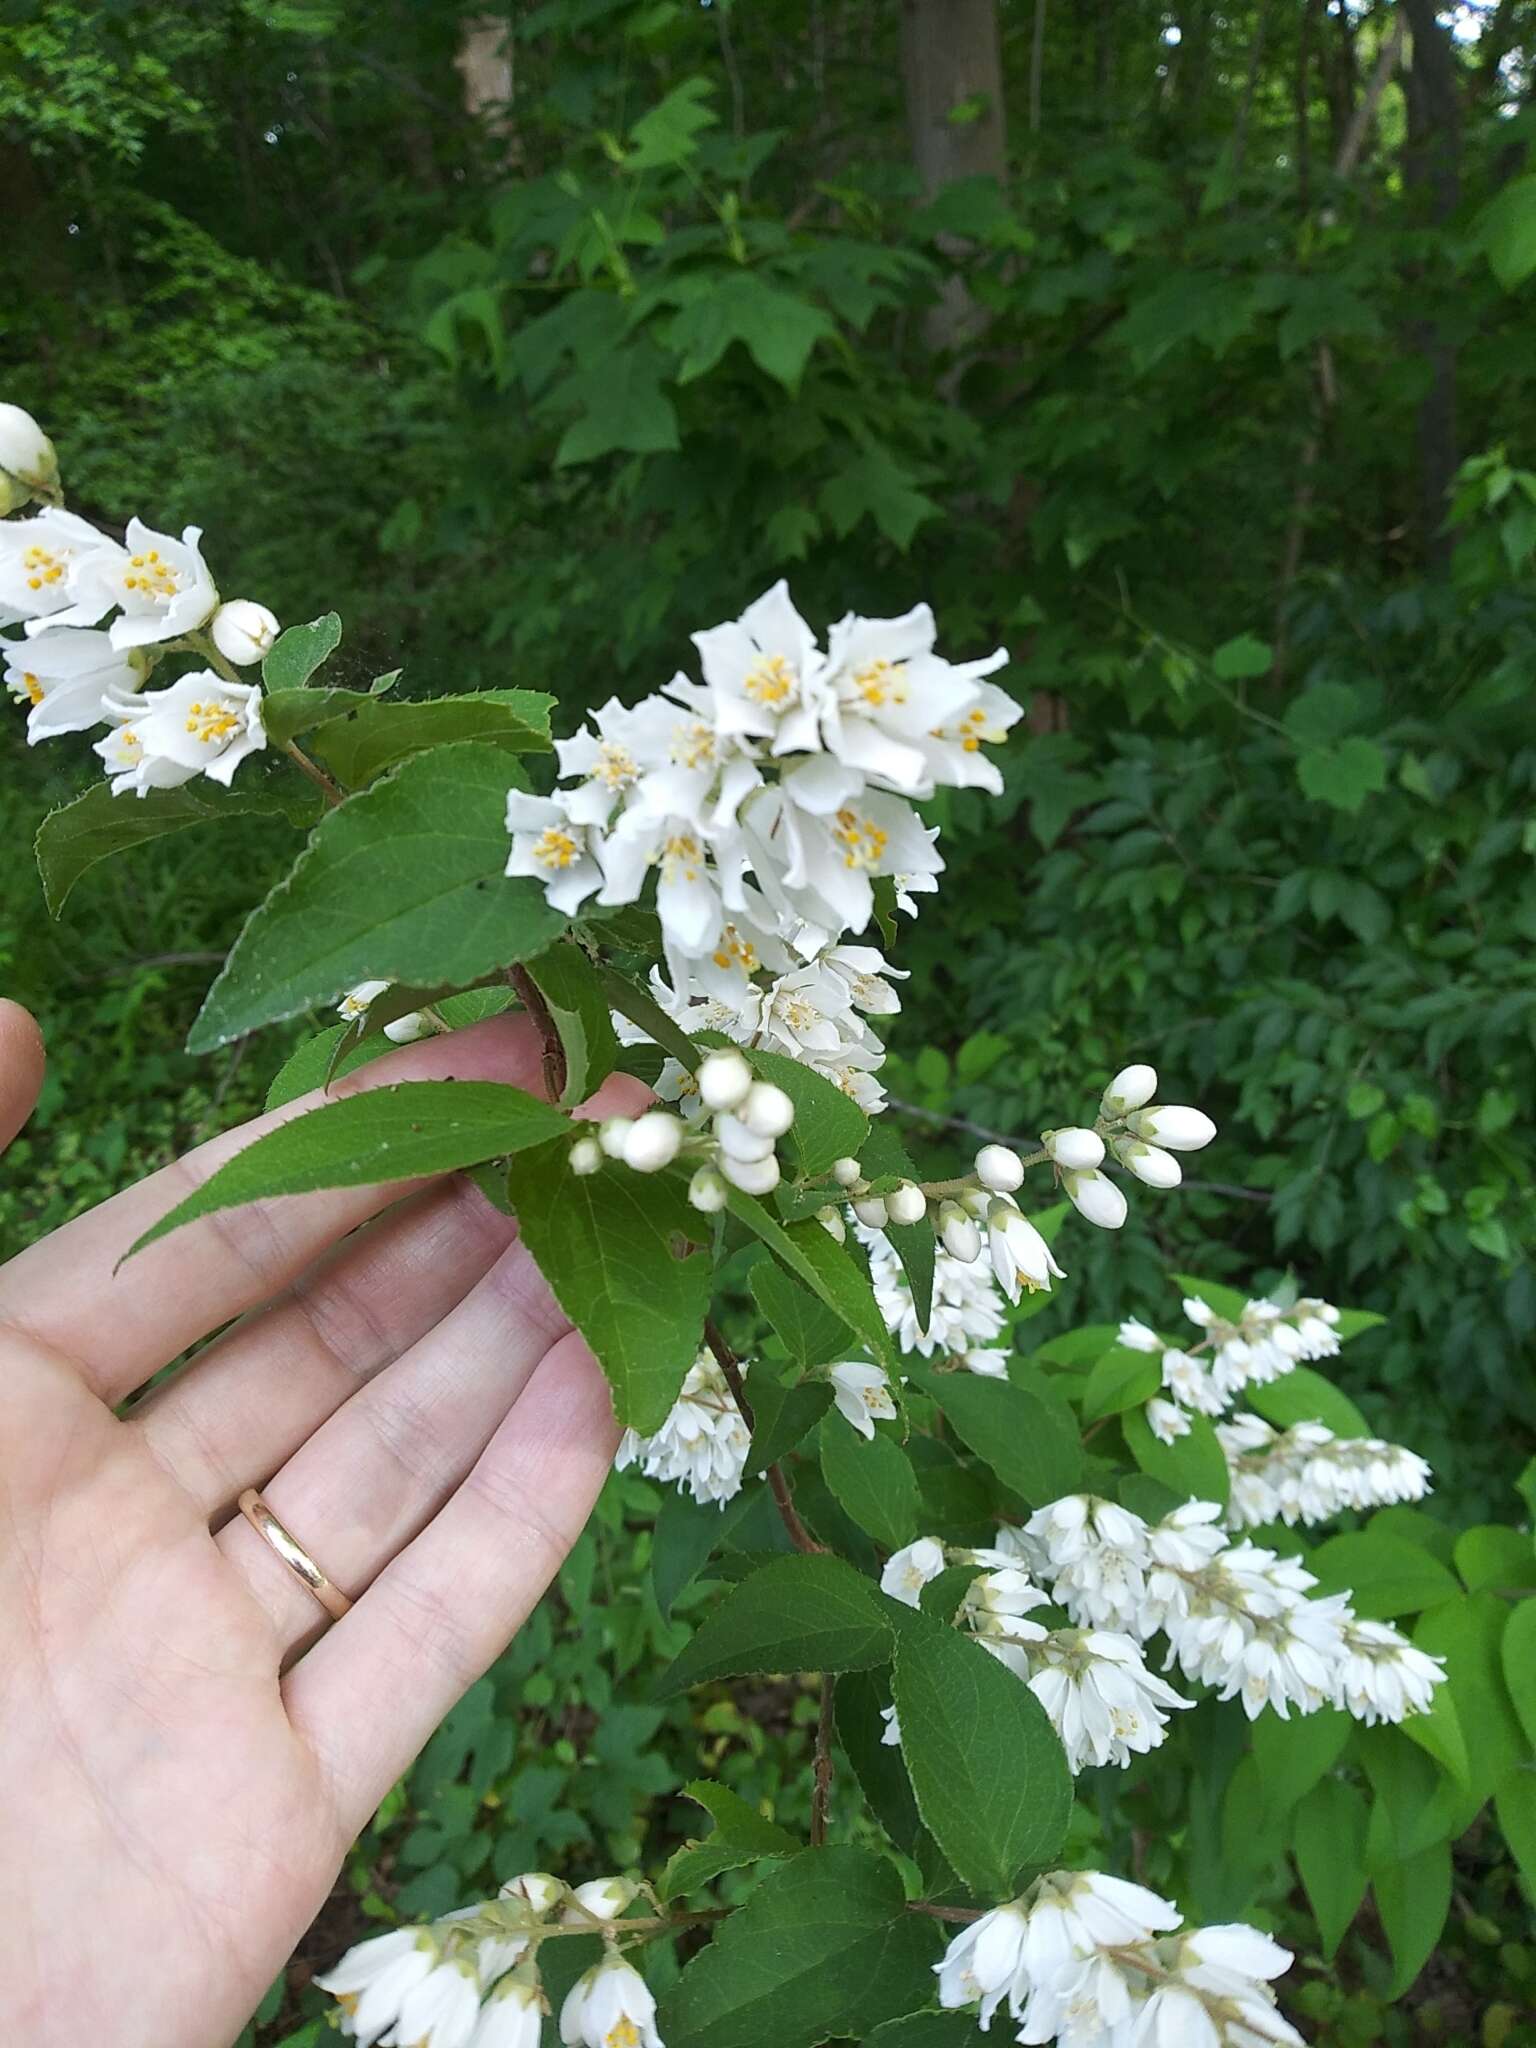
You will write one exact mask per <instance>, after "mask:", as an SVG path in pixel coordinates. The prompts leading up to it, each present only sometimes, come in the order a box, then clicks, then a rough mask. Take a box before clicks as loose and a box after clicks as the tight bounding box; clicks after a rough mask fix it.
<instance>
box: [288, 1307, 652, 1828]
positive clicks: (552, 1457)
mask: <svg viewBox="0 0 1536 2048" xmlns="http://www.w3.org/2000/svg"><path fill="white" fill-rule="evenodd" d="M617 1443H618V1426H617V1424H616V1423H615V1422H614V1419H613V1408H612V1403H611V1402H610V1400H609V1396H608V1389H607V1386H606V1384H605V1383H604V1381H603V1378H602V1375H601V1373H600V1372H599V1371H598V1369H597V1366H596V1365H595V1364H594V1362H593V1359H592V1355H591V1353H590V1352H589V1351H588V1350H587V1348H586V1346H585V1344H584V1343H583V1342H582V1340H581V1338H580V1337H579V1336H577V1335H576V1334H575V1333H574V1332H572V1333H571V1334H570V1335H568V1336H566V1337H564V1338H562V1339H561V1340H560V1342H559V1343H557V1344H556V1345H555V1347H554V1349H553V1350H551V1351H550V1352H549V1353H548V1355H547V1356H546V1357H545V1358H544V1359H543V1360H542V1361H541V1362H540V1364H539V1366H538V1368H537V1370H536V1371H535V1372H534V1374H533V1376H532V1378H531V1379H530V1380H529V1382H528V1385H527V1387H526V1388H525V1390H524V1391H523V1393H522V1395H521V1396H520V1398H519V1399H518V1401H517V1404H516V1406H515V1407H514V1408H513V1410H512V1412H511V1414H510V1415H508V1416H507V1417H506V1418H505V1420H504V1421H503V1422H502V1423H501V1425H500V1427H499V1428H498V1429H497V1431H496V1433H495V1435H494V1436H493V1437H492V1439H491V1441H490V1443H489V1444H488V1445H487V1446H486V1449H485V1450H484V1452H483V1453H482V1454H481V1456H480V1458H479V1460H478V1461H477V1462H476V1464H475V1466H474V1469H473V1470H472V1471H471V1472H470V1474H469V1476H468V1478H467V1479H466V1480H465V1481H464V1483H463V1485H462V1486H460V1487H459V1489H458V1491H457V1492H456V1493H455V1494H454V1495H453V1497H452V1499H451V1500H450V1501H449V1502H448V1504H447V1506H446V1507H444V1508H443V1510H442V1512H441V1513H440V1514H439V1515H437V1516H436V1518H435V1519H434V1520H433V1521H432V1522H431V1523H429V1524H428V1526H427V1527H426V1529H424V1530H423V1532H422V1533H421V1535H419V1536H418V1537H417V1538H416V1540H415V1541H414V1542H413V1543H411V1544H410V1545H408V1546H407V1548H406V1549H405V1550H403V1551H402V1552H401V1553H400V1555H399V1556H398V1557H396V1558H395V1560H394V1562H393V1563H392V1564H389V1565H387V1566H386V1567H385V1568H384V1570H383V1571H382V1572H381V1573H380V1574H379V1576H378V1578H377V1579H376V1580H375V1581H374V1583H373V1585H371V1586H370V1587H369V1588H368V1590H367V1592H366V1593H364V1594H363V1596H362V1598H361V1599H360V1600H359V1601H358V1603H357V1605H356V1607H355V1608H354V1609H353V1611H352V1612H351V1613H350V1614H349V1615H347V1617H346V1618H345V1620H343V1621H340V1622H337V1623H336V1624H335V1625H334V1626H333V1627H332V1628H330V1629H329V1630H328V1631H327V1632H326V1633H325V1634H324V1635H323V1636H322V1637H321V1638H320V1640H319V1642H318V1643H317V1644H316V1645H315V1647H314V1648H313V1649H312V1650H310V1651H309V1652H308V1653H307V1654H306V1655H305V1656H304V1657H302V1658H301V1659H300V1660H299V1662H298V1663H297V1664H296V1665H295V1666H294V1668H293V1670H292V1671H291V1672H290V1673H289V1675H288V1678H287V1680H286V1681H285V1684H284V1694H285V1697H286V1700H287V1704H288V1710H289V1714H290V1717H291V1718H292V1720H293V1723H294V1726H295V1727H296V1728H297V1729H298V1731H299V1732H300V1734H301V1735H303V1736H304V1737H305V1739H306V1740H307V1741H308V1742H309V1743H310V1745H311V1747H312V1748H313V1749H314V1750H315V1752H316V1754H317V1755H318V1756H319V1758H320V1760H321V1763H322V1765H323V1767H324V1768H325V1770H326V1771H327V1773H328V1775H329V1776H330V1778H331V1781H332V1787H333V1792H334V1795H335V1799H336V1804H337V1810H338V1812H339V1814H340V1816H341V1819H342V1823H343V1826H344V1827H345V1828H346V1829H347V1831H348V1834H349V1835H350V1834H353V1833H356V1831H357V1830H358V1829H359V1828H360V1827H361V1826H362V1825H363V1823H364V1822H365V1821H366V1820H367V1818H368V1816H369V1814H370V1813H372V1812H373V1810H374V1809H375V1807H376V1806H377V1805H378V1803H379V1801H380V1800H381V1799H382V1798H383V1796H384V1794H385V1793H386V1792H387V1791H388V1790H389V1788H390V1786H391V1785H392V1784H393V1783H394V1782H395V1780H396V1779H397V1778H398V1777H399V1776H400V1774H401V1773H402V1771H403V1770H404V1769H405V1767H406V1765H407V1764H408V1763H409V1762H410V1761H411V1759H412V1758H413V1757H414V1756H415V1755H416V1753H417V1751H418V1750H419V1749H420V1748H421V1746H422V1744H423V1743H424V1742H425V1741H426V1740H427V1738H428V1736H429V1735H430V1734H431V1733H432V1731H433V1729H434V1728H436V1726H437V1725H438V1723H439V1722H440V1721H441V1720H442V1718H443V1716H444V1715H445V1714H446V1713H447V1712H448V1710H449V1708H450V1707H451V1706H452V1705H453V1704H454V1702H455V1701H456V1700H457V1699H459V1698H460V1696H461V1695H462V1694H463V1693H464V1692H465V1691H466V1690H467V1689H468V1687H469V1686H470V1685H472V1684H473V1683H474V1681H475V1680H476V1679H477V1678H478V1677H479V1676H480V1675H481V1673H482V1672H483V1671H484V1670H485V1669H486V1668H487V1666H488V1665H489V1664H491V1663H492V1662H493V1661H494V1660H495V1658H496V1657H498V1656H499V1655H500V1654H501V1652H502V1651H503V1650H504V1649H505V1648H506V1646H507V1644H508V1642H510V1640H511V1638H512V1636H513V1635H514V1634H515V1633H516V1631H517V1629H518V1628H519V1627H520V1626H521V1625H522V1623H523V1622H524V1621H525V1620H526V1619H527V1617H528V1615H529V1613H530V1612H531V1610H532V1608H533V1606H534V1604H535V1603H536V1602H537V1600H538V1599H539V1597H540V1595H541V1594H542V1593H543V1591H544V1589H545V1587H546V1586H548V1584H549V1583H550V1581H551V1579H552V1578H553V1577H554V1575H555V1573H556V1572H557V1571H558V1570H559V1568H560V1565H561V1563H562V1561H563V1560H564V1558H565V1555H566V1553H567V1552H568V1551H569V1549H570V1547H571V1545H572V1544H573V1543H574V1542H575V1540H576V1538H577V1537H578V1536H579V1535H580V1533H581V1530H582V1527H583V1525H584V1523H585V1522H586V1519H587V1516H588V1514H589V1513H590V1512H591V1508H592V1503H593V1502H594V1501H595V1500H596V1498H597V1495H598V1491H599V1489H600V1488H601V1486H602V1483H603V1479H604V1476H605V1475H606V1473H607V1471H608V1468H609V1466H610V1464H611V1463H612V1461H613V1454H614V1450H615V1447H616V1445H617ZM322 1562H324V1560H322Z"/></svg>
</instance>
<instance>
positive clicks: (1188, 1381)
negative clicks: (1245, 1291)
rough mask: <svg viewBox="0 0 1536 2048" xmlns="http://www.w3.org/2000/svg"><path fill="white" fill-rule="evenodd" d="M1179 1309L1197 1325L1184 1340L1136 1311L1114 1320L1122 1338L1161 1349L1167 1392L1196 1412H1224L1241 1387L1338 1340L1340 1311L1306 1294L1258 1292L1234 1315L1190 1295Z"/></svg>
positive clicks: (1262, 1381) (1328, 1349) (1323, 1351)
mask: <svg viewBox="0 0 1536 2048" xmlns="http://www.w3.org/2000/svg"><path fill="white" fill-rule="evenodd" d="M1184 1314H1185V1316H1186V1317H1187V1318H1188V1320H1189V1321H1190V1322H1191V1323H1193V1325H1194V1326H1195V1328H1196V1330H1198V1331H1199V1332H1200V1335H1199V1337H1198V1339H1191V1340H1189V1342H1188V1343H1187V1344H1184V1345H1180V1344H1174V1343H1171V1342H1170V1341H1169V1340H1168V1339H1167V1338H1166V1337H1163V1336H1160V1335H1159V1334H1158V1332H1157V1331H1156V1330H1154V1329H1152V1328H1151V1327H1150V1326H1149V1325H1148V1324H1146V1323H1144V1322H1142V1321H1140V1320H1139V1319H1138V1318H1135V1317H1133V1318H1132V1319H1131V1320H1130V1321H1129V1322H1124V1323H1122V1324H1121V1325H1120V1342H1121V1343H1122V1344H1124V1345H1125V1346H1126V1347H1127V1348H1128V1349H1129V1350H1132V1351H1146V1352H1150V1353H1152V1354H1154V1355H1156V1356H1158V1357H1160V1358H1161V1359H1162V1362H1163V1386H1164V1388H1165V1390H1166V1392H1167V1393H1168V1394H1169V1395H1170V1396H1171V1397H1172V1399H1173V1400H1174V1401H1175V1402H1178V1403H1179V1404H1180V1405H1182V1406H1183V1407H1185V1408H1192V1409H1194V1410H1195V1411H1196V1412H1197V1413H1198V1414H1201V1415H1221V1414H1224V1413H1225V1412H1226V1410H1227V1409H1228V1408H1230V1407H1231V1406H1232V1403H1233V1402H1234V1401H1235V1400H1236V1399H1237V1396H1238V1395H1239V1394H1240V1393H1242V1391H1243V1390H1244V1388H1246V1387H1259V1386H1265V1385H1267V1384H1268V1383H1269V1382H1270V1381H1271V1380H1277V1379H1281V1378H1283V1377H1284V1376H1285V1374H1286V1373H1288V1372H1291V1371H1293V1370H1294V1369H1295V1367H1296V1366H1298V1365H1302V1364H1306V1363H1310V1362H1311V1361H1312V1360H1314V1359H1318V1358H1332V1357H1333V1356H1334V1354H1335V1353H1336V1352H1337V1351H1338V1348H1339V1333H1338V1321H1339V1311H1338V1310H1337V1309H1336V1308H1334V1307H1333V1305H1332V1303H1330V1302H1326V1301H1316V1300H1312V1299H1305V1300H1300V1301H1293V1302H1292V1303H1290V1304H1289V1306H1286V1305H1283V1304H1282V1303H1280V1302H1278V1301H1270V1300H1268V1299H1266V1298H1265V1297H1264V1296H1262V1295H1261V1296H1259V1297H1258V1298H1257V1299H1256V1300H1253V1301H1250V1302H1247V1303H1246V1304H1245V1305H1244V1308H1243V1312H1242V1315H1241V1316H1240V1317H1239V1319H1238V1320H1237V1321H1236V1322H1235V1323H1234V1322H1228V1321H1227V1320H1226V1319H1225V1317H1222V1316H1219V1315H1217V1313H1216V1311H1215V1310H1214V1309H1213V1308H1211V1307H1210V1305H1209V1304H1208V1303H1207V1302H1205V1301H1202V1300H1201V1298H1200V1297H1199V1296H1198V1295H1190V1296H1187V1297H1186V1299H1185V1302H1184Z"/></svg>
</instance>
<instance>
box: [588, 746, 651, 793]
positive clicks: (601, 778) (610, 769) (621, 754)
mask: <svg viewBox="0 0 1536 2048" xmlns="http://www.w3.org/2000/svg"><path fill="white" fill-rule="evenodd" d="M639 773H640V765H639V763H638V762H637V761H636V759H635V757H634V755H633V754H632V753H631V752H630V751H629V749H628V747H621V746H620V745H619V743H618V741H617V740H604V741H603V742H602V744H601V745H600V746H599V748H598V750H597V759H596V761H595V762H594V763H593V764H592V780H593V781H594V782H600V783H601V784H602V785H603V787H604V789H623V788H625V787H626V786H627V785H628V784H629V783H631V782H633V781H634V780H635V779H636V778H637V776H638V775H639Z"/></svg>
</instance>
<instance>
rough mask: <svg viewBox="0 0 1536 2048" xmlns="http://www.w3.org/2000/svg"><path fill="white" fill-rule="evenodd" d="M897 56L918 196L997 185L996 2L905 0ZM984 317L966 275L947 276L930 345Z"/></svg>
mask: <svg viewBox="0 0 1536 2048" xmlns="http://www.w3.org/2000/svg"><path fill="white" fill-rule="evenodd" d="M901 58H902V73H903V77H904V80H905V84H906V97H907V129H908V132H909V134H910V136H911V140H912V160H913V162H914V163H915V164H916V166H917V174H918V176H919V177H920V178H921V179H922V183H923V194H924V197H925V198H928V199H932V198H934V197H935V196H936V194H938V193H939V192H942V191H943V189H944V187H945V186H946V185H953V184H955V183H957V182H958V181H959V180H960V179H961V178H976V177H990V178H996V179H997V180H998V181H999V183H1001V182H1002V180H1003V178H1004V176H1005V175H1006V172H1007V167H1008V130H1007V119H1006V114H1005V111H1004V105H1003V62H1002V51H1001V48H1000V45H999V40H998V28H997V0H903V5H902V18H901ZM956 108H962V109H963V110H964V116H963V118H962V119H960V120H955V119H953V118H952V115H953V112H954V110H955V109H956ZM942 246H943V247H944V249H945V253H946V254H947V255H950V256H958V255H959V254H961V253H962V251H963V250H964V249H965V247H966V246H967V245H966V243H965V242H964V241H963V240H962V239H960V238H959V237H955V236H947V237H945V238H943V243H942ZM982 319H983V316H982V314H981V312H980V309H979V308H978V307H977V305H976V303H975V301H974V300H973V299H972V297H971V295H970V293H969V292H968V291H967V290H966V288H965V281H964V279H963V278H960V277H952V278H950V279H949V281H948V283H947V284H946V286H945V288H944V295H943V299H942V302H941V303H940V305H939V306H938V307H936V308H935V310H934V312H933V313H932V314H931V315H930V316H929V323H928V331H929V339H930V341H932V342H933V344H934V346H935V347H938V348H955V347H957V346H958V345H959V344H960V343H962V342H964V341H966V340H969V339H970V338H971V337H973V336H974V335H975V333H976V332H977V331H978V329H979V328H980V326H981V325H982Z"/></svg>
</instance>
